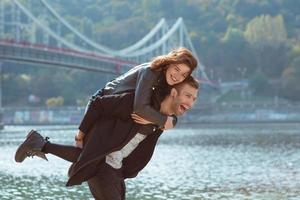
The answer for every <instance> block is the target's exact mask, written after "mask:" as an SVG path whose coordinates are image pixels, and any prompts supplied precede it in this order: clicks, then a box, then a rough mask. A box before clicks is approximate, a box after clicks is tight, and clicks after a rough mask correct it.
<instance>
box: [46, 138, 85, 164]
mask: <svg viewBox="0 0 300 200" xmlns="http://www.w3.org/2000/svg"><path fill="white" fill-rule="evenodd" d="M42 152H44V153H51V154H53V155H55V156H58V157H60V158H62V159H64V160H67V161H70V162H76V161H77V159H78V157H79V155H80V153H81V149H80V148H79V147H75V146H71V145H61V144H54V143H51V142H47V143H46V144H45V145H44V147H43V149H42Z"/></svg>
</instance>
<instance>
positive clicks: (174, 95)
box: [170, 88, 178, 97]
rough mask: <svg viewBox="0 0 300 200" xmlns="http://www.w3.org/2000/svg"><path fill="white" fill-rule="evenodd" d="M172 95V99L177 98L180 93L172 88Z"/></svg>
mask: <svg viewBox="0 0 300 200" xmlns="http://www.w3.org/2000/svg"><path fill="white" fill-rule="evenodd" d="M170 94H171V97H176V96H177V94H178V92H177V90H176V89H175V88H172V89H171V93H170Z"/></svg>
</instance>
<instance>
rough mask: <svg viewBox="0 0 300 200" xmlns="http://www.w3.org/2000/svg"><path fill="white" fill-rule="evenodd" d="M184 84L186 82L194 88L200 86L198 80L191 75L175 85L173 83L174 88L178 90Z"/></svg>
mask: <svg viewBox="0 0 300 200" xmlns="http://www.w3.org/2000/svg"><path fill="white" fill-rule="evenodd" d="M184 84H188V85H190V86H192V87H193V88H195V89H197V90H198V89H199V88H200V83H199V81H197V80H196V79H195V78H194V77H193V76H192V75H190V76H188V77H187V78H186V79H185V80H184V81H182V82H181V83H178V84H176V85H174V88H175V89H176V90H177V91H179V90H180V88H181V87H182V86H183V85H184Z"/></svg>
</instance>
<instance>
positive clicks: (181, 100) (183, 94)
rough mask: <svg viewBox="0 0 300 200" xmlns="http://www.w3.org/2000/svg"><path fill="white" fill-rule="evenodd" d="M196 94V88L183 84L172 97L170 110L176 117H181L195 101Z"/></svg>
mask: <svg viewBox="0 0 300 200" xmlns="http://www.w3.org/2000/svg"><path fill="white" fill-rule="evenodd" d="M173 89H174V88H173ZM176 91H177V90H176ZM197 92H198V90H197V89H196V88H194V87H192V86H190V85H188V84H184V85H182V86H181V87H180V88H179V89H178V91H177V93H176V95H174V96H173V101H172V105H171V109H172V110H173V112H174V114H175V115H176V116H179V115H183V114H184V113H185V112H186V111H188V110H189V109H191V108H192V107H193V105H194V103H195V101H196V99H197Z"/></svg>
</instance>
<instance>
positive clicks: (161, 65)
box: [151, 47, 198, 73]
mask: <svg viewBox="0 0 300 200" xmlns="http://www.w3.org/2000/svg"><path fill="white" fill-rule="evenodd" d="M197 63H198V62H197V59H196V58H195V57H194V56H193V54H192V52H191V51H190V50H188V49H187V48H184V47H180V48H177V49H174V50H172V51H171V52H170V53H168V54H166V55H161V56H157V57H155V58H154V59H153V61H152V63H151V69H153V70H165V69H166V68H167V67H168V66H169V65H170V64H186V65H187V66H188V67H189V68H190V69H191V73H192V71H193V70H194V69H195V68H196V67H197Z"/></svg>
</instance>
